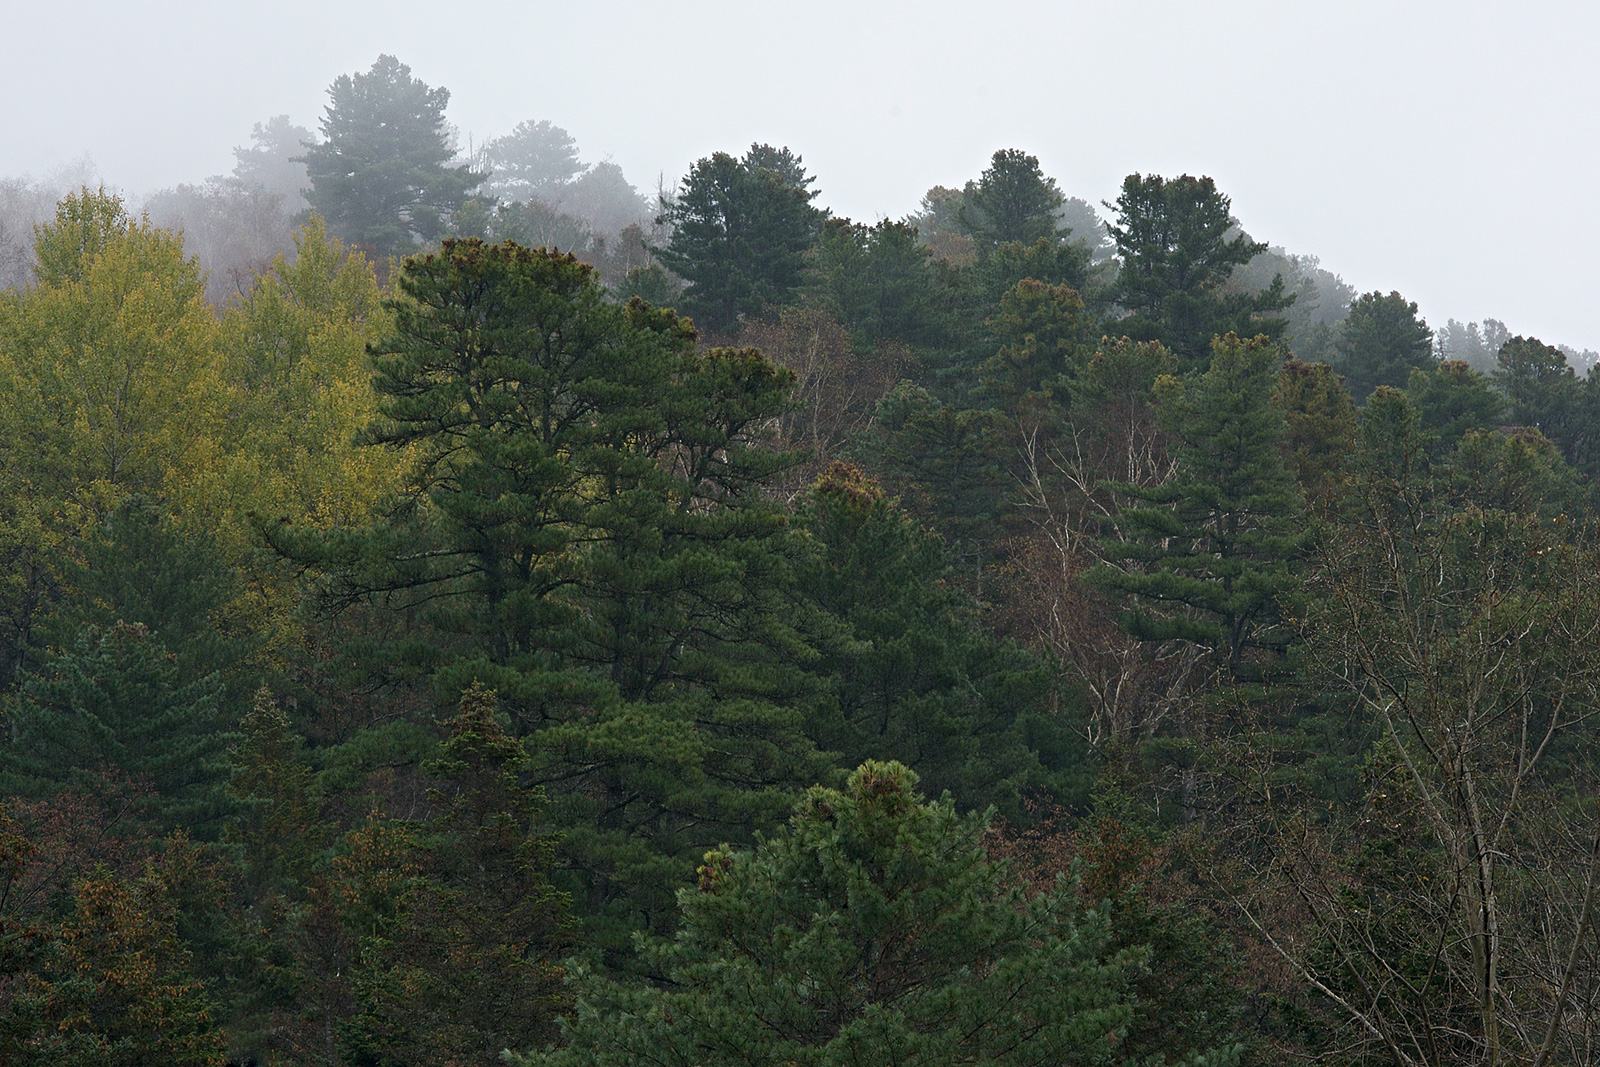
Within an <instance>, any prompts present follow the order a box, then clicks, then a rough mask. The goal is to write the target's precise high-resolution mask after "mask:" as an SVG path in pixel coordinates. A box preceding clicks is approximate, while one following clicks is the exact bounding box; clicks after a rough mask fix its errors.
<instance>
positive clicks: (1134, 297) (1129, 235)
mask: <svg viewBox="0 0 1600 1067" xmlns="http://www.w3.org/2000/svg"><path fill="white" fill-rule="evenodd" d="M1108 206H1112V207H1115V209H1116V211H1117V221H1116V222H1115V223H1112V224H1108V225H1107V227H1106V228H1107V230H1109V231H1110V233H1111V236H1112V237H1113V238H1114V239H1115V240H1116V243H1117V255H1118V257H1119V258H1120V259H1121V260H1122V270H1121V272H1120V273H1119V274H1118V275H1117V280H1116V282H1115V284H1114V285H1113V286H1112V292H1111V295H1112V297H1113V298H1114V300H1115V301H1116V302H1117V303H1118V304H1119V305H1121V306H1122V307H1123V308H1124V309H1126V311H1127V317H1125V318H1123V319H1122V320H1120V321H1119V322H1118V324H1117V328H1118V329H1119V330H1120V331H1121V332H1123V333H1125V334H1127V335H1128V336H1129V337H1132V338H1134V339H1135V340H1141V341H1160V342H1161V343H1162V344H1164V345H1166V346H1167V348H1169V349H1171V350H1172V352H1173V353H1174V354H1175V355H1176V356H1177V357H1178V361H1179V366H1180V367H1181V368H1182V369H1183V370H1185V371H1188V370H1191V369H1195V368H1201V369H1203V368H1204V365H1205V361H1206V360H1207V359H1208V358H1209V357H1210V355H1211V340H1212V338H1213V337H1217V336H1220V335H1223V334H1226V333H1230V332H1233V333H1237V334H1238V335H1239V336H1241V337H1253V336H1255V335H1256V334H1265V335H1266V336H1267V337H1269V338H1271V339H1273V340H1276V339H1277V338H1279V337H1281V336H1282V335H1283V331H1284V330H1285V329H1286V328H1287V326H1288V323H1287V321H1286V320H1284V319H1280V318H1274V317H1272V313H1273V312H1275V311H1281V310H1283V309H1284V308H1286V307H1288V306H1289V304H1290V303H1291V302H1293V300H1294V297H1293V296H1290V295H1285V293H1284V289H1283V280H1282V278H1281V277H1279V278H1276V279H1274V280H1273V283H1272V284H1271V285H1270V286H1269V287H1268V288H1267V289H1266V290H1265V291H1263V292H1261V293H1255V294H1251V293H1230V292H1228V291H1227V290H1226V289H1225V286H1226V283H1227V282H1228V280H1229V278H1230V277H1231V276H1232V274H1233V270H1234V268H1235V267H1238V266H1241V265H1243V264H1245V263H1248V262H1250V260H1251V259H1253V258H1254V257H1255V256H1257V255H1259V254H1260V253H1262V252H1265V251H1266V250H1267V246H1266V245H1265V244H1264V243H1262V242H1260V241H1252V240H1250V238H1249V237H1248V236H1247V235H1245V234H1243V233H1238V232H1236V227H1235V223H1234V220H1233V216H1232V214H1231V210H1230V209H1231V207H1232V202H1231V201H1230V200H1229V199H1228V197H1226V196H1225V195H1223V194H1222V193H1220V192H1218V191H1217V187H1216V183H1214V182H1213V181H1212V180H1211V179H1210V178H1194V177H1191V176H1189V175H1187V174H1183V175H1180V176H1178V177H1176V178H1171V179H1168V178H1163V177H1161V176H1160V175H1158V174H1151V175H1149V176H1145V175H1140V174H1130V175H1128V177H1127V178H1126V179H1125V180H1124V181H1123V183H1122V195H1120V196H1118V197H1117V202H1116V203H1115V204H1114V205H1108ZM1230 234H1232V236H1229V235H1230Z"/></svg>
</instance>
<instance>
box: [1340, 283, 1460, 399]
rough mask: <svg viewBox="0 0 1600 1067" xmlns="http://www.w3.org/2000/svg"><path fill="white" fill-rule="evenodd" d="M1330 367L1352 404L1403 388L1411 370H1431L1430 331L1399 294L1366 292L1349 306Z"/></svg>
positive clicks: (1410, 304) (1434, 364) (1431, 346)
mask: <svg viewBox="0 0 1600 1067" xmlns="http://www.w3.org/2000/svg"><path fill="white" fill-rule="evenodd" d="M1334 347H1335V357H1334V368H1335V369H1336V370H1338V371H1339V372H1340V373H1341V374H1343V375H1344V376H1345V378H1346V380H1347V382H1348V383H1349V388H1350V393H1351V395H1352V396H1354V397H1355V398H1356V400H1357V401H1362V400H1365V399H1366V398H1367V396H1368V394H1370V393H1371V392H1372V391H1373V390H1374V389H1376V388H1377V387H1378V386H1380V385H1387V386H1390V387H1391V388H1394V389H1403V388H1405V385H1406V382H1407V381H1408V380H1409V379H1410V377H1411V372H1412V371H1413V370H1423V371H1428V370H1432V369H1433V368H1434V367H1435V366H1437V365H1438V361H1437V360H1436V359H1434V357H1433V331H1432V330H1430V329H1428V324H1427V322H1426V321H1425V320H1424V319H1422V318H1421V317H1419V316H1418V315H1417V305H1416V304H1415V303H1414V302H1410V301H1407V300H1406V298H1405V297H1403V296H1401V295H1400V294H1399V293H1390V294H1389V295H1388V296H1384V295H1383V294H1382V293H1376V292H1374V293H1366V294H1364V295H1362V296H1361V297H1359V298H1357V299H1356V301H1355V302H1354V303H1352V304H1351V305H1350V314H1349V316H1348V317H1346V319H1345V320H1344V326H1343V328H1342V329H1341V330H1340V332H1339V340H1338V342H1337V343H1336V344H1335V346H1334Z"/></svg>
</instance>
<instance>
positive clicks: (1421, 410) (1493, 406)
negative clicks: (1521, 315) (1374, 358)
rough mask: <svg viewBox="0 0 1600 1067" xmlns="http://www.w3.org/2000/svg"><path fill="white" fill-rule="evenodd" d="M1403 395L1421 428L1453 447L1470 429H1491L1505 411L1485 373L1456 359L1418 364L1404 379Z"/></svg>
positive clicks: (1443, 446)
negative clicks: (1429, 366)
mask: <svg viewBox="0 0 1600 1067" xmlns="http://www.w3.org/2000/svg"><path fill="white" fill-rule="evenodd" d="M1406 395H1407V396H1408V397H1410V399H1411V404H1412V406H1413V407H1415V408H1416V409H1417V416H1418V418H1420V419H1421V420H1422V426H1423V429H1425V430H1427V431H1428V432H1429V433H1432V434H1434V435H1435V436H1436V437H1437V438H1438V439H1439V446H1440V448H1442V449H1445V450H1448V449H1451V448H1454V447H1455V446H1456V443H1457V442H1459V441H1460V440H1461V438H1462V437H1463V436H1464V435H1466V434H1468V433H1471V432H1472V431H1474V430H1492V429H1495V428H1496V427H1498V426H1499V425H1500V422H1501V419H1502V416H1504V414H1505V408H1506V403H1505V398H1504V397H1502V396H1501V395H1500V394H1498V393H1497V392H1495V390H1494V387H1493V386H1492V385H1491V384H1490V381H1489V379H1488V378H1487V377H1485V376H1484V375H1482V374H1480V373H1479V372H1477V371H1475V370H1473V369H1472V368H1471V367H1469V366H1468V365H1467V364H1465V363H1462V362H1460V361H1459V360H1453V359H1447V360H1445V361H1444V362H1443V363H1440V364H1438V365H1437V366H1435V367H1433V368H1432V370H1431V371H1430V370H1423V369H1421V368H1418V369H1416V370H1413V371H1412V372H1411V377H1410V378H1409V379H1408V380H1407V382H1406Z"/></svg>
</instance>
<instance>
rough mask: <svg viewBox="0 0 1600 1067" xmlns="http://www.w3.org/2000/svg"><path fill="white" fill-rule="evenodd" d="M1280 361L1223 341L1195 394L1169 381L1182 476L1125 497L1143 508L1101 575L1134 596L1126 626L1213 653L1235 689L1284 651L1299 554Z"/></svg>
mask: <svg viewBox="0 0 1600 1067" xmlns="http://www.w3.org/2000/svg"><path fill="white" fill-rule="evenodd" d="M1280 359H1281V355H1280V353H1279V351H1278V349H1277V347H1276V346H1274V345H1273V344H1271V343H1270V342H1268V341H1267V340H1266V339H1265V338H1256V339H1255V340H1251V341H1241V340H1240V339H1239V338H1237V337H1235V336H1233V335H1232V334H1230V335H1228V336H1227V337H1223V338H1219V339H1218V340H1217V343H1216V344H1215V346H1214V347H1213V351H1212V357H1211V365H1210V367H1209V368H1208V369H1207V370H1206V372H1205V373H1204V374H1203V375H1201V376H1199V377H1198V378H1197V379H1195V380H1194V382H1193V385H1192V387H1190V388H1184V387H1183V386H1182V385H1181V384H1180V383H1179V382H1177V381H1175V380H1173V379H1167V384H1166V385H1165V390H1166V409H1167V410H1166V414H1167V418H1168V419H1169V420H1170V423H1169V425H1170V427H1171V429H1172V432H1173V433H1174V434H1175V436H1176V437H1177V441H1178V443H1177V447H1176V452H1177V454H1178V466H1177V471H1176V473H1175V475H1174V476H1173V478H1172V479H1171V480H1170V481H1167V482H1165V483H1163V484H1162V485H1160V486H1158V487H1155V488H1153V489H1147V488H1143V487H1139V486H1134V485H1125V486H1121V487H1119V488H1120V489H1121V490H1122V492H1123V493H1125V494H1126V496H1127V497H1128V498H1129V499H1130V500H1131V501H1134V502H1136V503H1134V504H1133V505H1132V506H1129V507H1127V508H1124V509H1123V510H1121V511H1120V512H1119V513H1118V515H1117V516H1116V519H1115V522H1116V524H1117V526H1118V527H1120V532H1121V535H1122V536H1121V538H1120V539H1116V540H1112V541H1108V542H1107V543H1106V545H1105V551H1106V553H1107V555H1108V559H1109V560H1110V563H1109V564H1108V565H1107V566H1103V567H1101V568H1099V569H1097V571H1096V572H1095V576H1096V578H1097V580H1098V581H1099V582H1100V583H1101V584H1102V585H1103V586H1104V587H1105V588H1107V589H1108V590H1112V591H1115V592H1120V593H1125V594H1129V595H1131V596H1132V597H1133V598H1134V599H1133V603H1132V606H1131V607H1130V609H1129V610H1128V612H1127V614H1126V616H1125V618H1124V624H1125V625H1126V627H1127V628H1128V630H1129V632H1130V633H1132V634H1134V635H1135V636H1137V637H1140V638H1144V639H1147V640H1157V641H1159V640H1168V639H1172V638H1179V639H1182V640H1186V641H1190V642H1193V643H1195V644H1199V645H1202V646H1205V647H1207V648H1209V649H1211V650H1212V651H1213V652H1214V653H1215V655H1216V657H1217V659H1218V661H1219V663H1220V664H1221V665H1223V666H1224V668H1225V670H1226V671H1227V673H1228V674H1229V675H1230V676H1231V677H1233V678H1234V679H1239V678H1242V677H1243V676H1244V675H1245V674H1246V673H1255V672H1256V671H1258V670H1259V669H1260V667H1261V666H1262V665H1261V664H1258V663H1252V662H1248V660H1249V653H1250V652H1251V651H1252V650H1255V649H1272V648H1275V647H1281V646H1282V644H1283V643H1284V641H1285V640H1286V635H1285V634H1283V633H1282V632H1281V631H1280V630H1279V629H1278V628H1277V622H1278V608H1279V605H1278V597H1279V595H1280V593H1282V592H1283V591H1284V590H1285V589H1286V588H1287V587H1288V585H1289V582H1290V574H1291V565H1292V563H1293V561H1294V559H1295V558H1296V557H1297V556H1298V555H1299V554H1300V552H1301V537H1302V534H1303V524H1302V522H1301V520H1300V495H1299V492H1298V490H1297V488H1296V486H1295V483H1294V476H1293V475H1292V474H1291V473H1290V472H1289V471H1288V470H1287V469H1286V468H1285V466H1284V464H1283V460H1282V458H1281V457H1280V454H1279V448H1280V446H1281V444H1282V441H1283V437H1284V419H1283V415H1282V414H1281V413H1280V412H1279V411H1277V410H1276V409H1275V408H1274V407H1273V406H1272V403H1271V391H1272V386H1273V382H1274V379H1275V378H1276V376H1277V372H1278V365H1279V361H1280Z"/></svg>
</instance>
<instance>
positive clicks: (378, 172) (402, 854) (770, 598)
mask: <svg viewBox="0 0 1600 1067" xmlns="http://www.w3.org/2000/svg"><path fill="white" fill-rule="evenodd" d="M328 101H329V102H328V105H327V109H326V113H325V116H324V118H323V120H322V122H321V124H320V129H319V131H318V133H317V134H316V135H313V133H312V132H311V131H309V130H306V129H304V128H301V127H297V126H294V125H293V124H292V123H291V122H290V121H289V120H288V118H287V117H286V116H279V117H277V118H273V119H270V120H268V121H266V122H264V123H262V124H259V125H258V126H257V127H256V129H255V134H254V137H253V140H252V144H251V145H250V146H248V147H241V148H239V149H237V150H236V156H237V160H238V166H237V167H236V169H235V171H234V173H233V174H232V175H230V176H226V177H216V178H212V179H210V180H208V181H206V182H204V183H202V184H200V185H195V186H180V187H178V188H176V189H172V190H167V191H165V192H162V193H159V194H156V195H154V196H152V197H150V198H149V199H148V200H146V201H145V203H144V205H143V207H142V209H136V207H135V206H134V205H131V204H130V203H129V202H128V201H126V200H125V199H124V198H123V197H122V196H121V195H119V194H117V193H115V192H113V191H109V190H108V189H106V188H105V187H103V186H100V185H98V184H80V185H78V186H75V187H72V188H65V189H51V188H47V187H46V186H45V185H42V184H37V183H30V182H27V181H23V180H20V179H18V180H9V181H4V182H0V283H3V284H4V288H0V398H3V403H0V558H3V560H4V566H3V567H0V724H3V730H0V1064H27V1065H33V1064H41V1065H43V1064H50V1065H63V1067H75V1065H89V1064H95V1065H101V1064H127V1065H157V1064H159V1065H174V1067H180V1065H223V1064H230V1065H240V1067H244V1065H257V1067H266V1065H271V1064H277V1065H302V1064H304V1065H324V1067H358V1065H359V1067H413V1065H415V1067H451V1065H469V1064H470V1065H478V1064H482V1065H486V1067H487V1065H494V1064H502V1063H510V1064H513V1065H522V1067H534V1065H545V1067H579V1065H594V1067H599V1065H623V1064H656V1065H681V1067H689V1065H715V1064H772V1065H780V1064H815V1065H840V1067H843V1065H883V1067H890V1065H901V1064H911V1065H930V1067H931V1065H935V1064H938V1065H944V1064H958V1063H995V1064H1016V1065H1034V1064H1037V1065H1047V1064H1085V1065H1092V1064H1105V1065H1121V1064H1126V1065H1130V1067H1131V1065H1139V1067H1161V1065H1172V1067H1178V1065H1187V1067H1234V1065H1241V1067H1246V1065H1247V1067H1255V1065H1263V1067H1264V1065H1268V1064H1273V1065H1276V1064H1284V1063H1308V1064H1309V1063H1316V1064H1332V1065H1341V1067H1358V1065H1368V1064H1374V1065H1376V1064H1386V1065H1395V1067H1410V1065H1444V1064H1486V1065H1493V1067H1500V1065H1531V1067H1544V1065H1546V1064H1550V1065H1555V1064H1587V1063H1596V1062H1600V930H1597V928H1596V927H1597V916H1596V914H1595V912H1596V910H1597V905H1600V902H1597V900H1596V897H1597V895H1600V802H1597V800H1596V796H1597V792H1596V787H1597V786H1600V760H1597V757H1596V752H1597V747H1596V745H1595V741H1596V739H1597V737H1600V720H1597V721H1593V722H1592V721H1591V719H1595V718H1596V716H1597V715H1600V539H1597V534H1600V373H1594V372H1593V371H1592V368H1593V367H1594V365H1595V364H1596V362H1597V360H1600V357H1597V356H1596V355H1595V353H1593V352H1588V351H1578V350H1575V349H1573V348H1570V347H1566V346H1562V345H1557V344H1547V343H1545V342H1544V341H1542V340H1540V339H1538V338H1534V337H1529V336H1522V335H1514V334H1512V333H1511V331H1510V330H1508V328H1507V327H1506V326H1505V324H1503V323H1500V322H1498V321H1496V320H1494V319H1489V318H1485V319H1482V320H1480V321H1475V322H1471V323H1460V322H1457V321H1455V320H1450V321H1449V322H1448V323H1447V324H1446V325H1445V326H1443V327H1440V328H1438V329H1434V328H1431V327H1430V326H1429V325H1428V324H1427V323H1426V322H1425V321H1424V319H1423V318H1422V316H1421V315H1420V313H1419V310H1418V307H1417V305H1416V304H1415V303H1413V302H1411V301H1409V300H1407V299H1406V298H1405V297H1404V296H1402V295H1401V294H1400V293H1398V292H1389V293H1384V292H1381V291H1375V292H1370V293H1361V292H1358V291H1356V290H1355V289H1354V288H1352V287H1351V286H1349V285H1347V284H1346V283H1345V282H1344V281H1343V280H1342V279H1341V278H1339V277H1338V276H1337V275H1335V274H1333V273H1332V272H1330V271H1328V270H1326V269H1324V268H1323V267H1322V266H1321V264H1320V263H1319V262H1318V261H1317V260H1316V258H1315V257H1314V256H1308V255H1294V254H1290V253H1289V252H1287V251H1285V250H1284V249H1282V248H1277V247H1273V246H1270V245H1269V244H1268V243H1266V242H1264V241H1258V240H1256V239H1254V238H1253V237H1252V236H1251V235H1250V234H1249V233H1248V232H1247V231H1246V230H1245V229H1244V224H1243V222H1242V221H1241V220H1238V219H1236V218H1235V217H1234V216H1233V213H1232V204H1231V201H1230V199H1229V197H1228V195H1227V193H1226V192H1225V191H1224V190H1222V189H1219V188H1218V187H1217V185H1216V183H1214V182H1213V181H1212V179H1210V178H1208V177H1195V176H1192V175H1187V174H1179V175H1156V174H1131V175H1129V176H1128V177H1127V178H1126V180H1125V181H1124V183H1123V184H1122V186H1121V190H1120V194H1119V195H1118V196H1117V197H1116V199H1115V200H1114V201H1112V202H1107V203H1104V204H1101V205H1099V206H1098V207H1097V206H1094V205H1091V204H1089V203H1087V202H1085V201H1084V200H1082V199H1080V198H1076V197H1072V196H1070V195H1068V194H1067V193H1066V192H1065V191H1063V190H1062V189H1061V188H1059V187H1058V184H1057V182H1056V181H1055V180H1054V179H1053V178H1051V177H1049V176H1048V175H1046V174H1044V173H1043V171H1042V170H1041V167H1040V164H1039V161H1038V159H1037V158H1035V157H1034V156H1032V155H1030V154H1028V153H1027V152H1026V151H1023V150H1018V149H1000V150H998V151H996V152H995V153H994V155H993V157H992V159H991V160H990V162H989V165H988V166H987V167H986V168H985V169H984V170H983V171H982V172H981V173H980V174H978V175H975V176H973V177H971V178H970V179H968V180H966V181H965V182H964V184H961V185H960V186H959V187H956V186H938V185H936V186H933V187H932V188H930V189H929V190H928V191H927V192H926V194H925V196H924V197H923V199H922V202H921V207H920V209H919V210H918V211H917V212H916V213H914V214H912V215H910V216H908V217H906V218H904V219H899V220H888V219H885V220H879V221H875V222H872V223H865V222H857V221H852V220H851V219H848V218H843V217H839V216H836V215H834V214H832V213H831V212H830V211H828V210H827V209H826V208H825V207H823V206H821V204H820V203H819V201H821V199H822V196H821V189H820V188H819V176H817V175H813V174H811V173H810V172H809V171H808V170H807V168H806V165H805V163H804V160H803V158H802V156H801V155H800V154H799V153H797V152H795V151H792V150H791V149H790V148H789V147H774V146H772V145H768V144H759V143H758V144H752V145H750V146H748V148H743V147H740V146H729V148H730V150H729V151H727V152H717V153H715V154H713V155H711V156H708V157H706V158H703V159H700V160H699V161H698V162H696V163H695V164H694V165H693V167H692V168H691V169H690V170H689V171H688V173H687V174H685V175H682V176H681V178H680V179H679V180H678V181H677V182H676V183H675V184H673V185H671V186H670V187H669V186H667V185H665V184H664V183H663V185H662V187H661V188H660V189H658V190H657V191H656V194H655V196H654V197H653V198H649V199H647V198H646V197H645V196H643V195H641V194H640V193H639V192H638V191H637V190H636V189H635V188H634V186H632V185H631V184H629V182H628V180H627V179H626V177H625V176H624V175H623V174H622V172H621V170H620V168H618V167H617V166H616V165H614V164H611V163H608V162H599V163H592V164H585V163H584V162H582V161H581V159H580V156H579V152H578V146H577V144H576V143H575V141H574V140H573V138H572V137H571V136H570V135H569V134H568V133H567V132H566V131H565V130H563V129H561V128H560V127H558V126H555V125H553V124H552V123H551V122H550V121H548V120H529V121H527V122H524V123H522V124H520V125H519V126H517V127H516V129H515V130H514V131H512V132H511V133H509V134H506V135H505V136H502V137H499V138H496V139H493V140H490V141H487V142H485V143H484V144H482V145H481V146H476V147H473V148H465V149H464V148H463V146H461V145H460V144H459V143H457V138H456V137H455V135H454V133H453V130H452V128H451V127H450V126H449V124H448V122H447V121H446V118H445V109H446V107H447V105H448V102H449V93H448V91H447V90H446V89H444V88H442V87H432V86H429V85H427V84H425V83H424V82H422V81H420V80H419V79H417V78H415V77H414V76H413V75H412V73H411V71H410V69H409V68H408V67H407V66H406V65H405V64H403V63H401V62H400V61H399V60H398V59H396V58H394V57H392V56H382V57H380V58H379V59H378V60H377V62H376V63H374V64H373V66H372V67H371V69H370V70H368V71H365V72H359V73H354V74H350V75H345V76H342V77H340V78H339V79H337V80H336V81H335V82H334V83H333V84H332V86H331V87H330V88H329V90H328Z"/></svg>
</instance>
